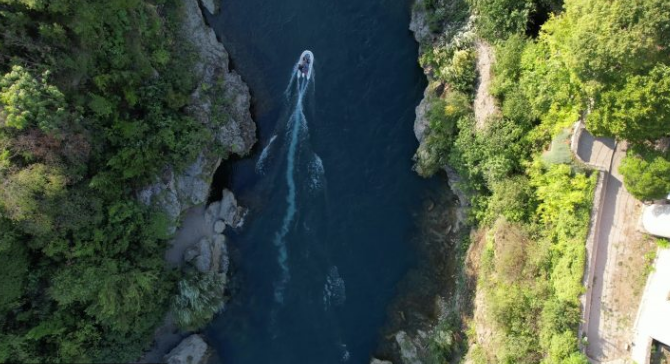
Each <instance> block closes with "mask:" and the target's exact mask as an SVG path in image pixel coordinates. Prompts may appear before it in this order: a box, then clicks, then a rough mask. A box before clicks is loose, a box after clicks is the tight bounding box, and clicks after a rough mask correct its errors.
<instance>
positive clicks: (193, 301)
mask: <svg viewBox="0 0 670 364" xmlns="http://www.w3.org/2000/svg"><path fill="white" fill-rule="evenodd" d="M225 285H226V276H225V275H224V274H220V273H208V274H201V273H196V272H191V273H190V274H189V275H187V276H186V277H185V278H183V279H182V280H180V281H179V284H178V293H177V295H176V296H175V297H174V299H173V301H172V311H173V312H174V315H175V319H176V322H177V325H178V326H179V327H180V328H182V330H188V331H192V330H197V329H200V328H202V327H203V326H204V325H206V324H207V323H208V322H209V321H211V320H212V317H214V314H216V313H217V312H218V311H219V310H221V309H222V308H223V305H224V303H225V298H224V294H223V288H224V287H225Z"/></svg>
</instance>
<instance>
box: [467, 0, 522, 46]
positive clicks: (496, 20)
mask: <svg viewBox="0 0 670 364" xmlns="http://www.w3.org/2000/svg"><path fill="white" fill-rule="evenodd" d="M470 2H471V6H472V8H473V9H474V12H475V14H476V15H477V26H478V28H479V31H480V32H481V34H482V35H483V36H484V37H486V38H488V39H499V38H504V37H505V36H507V35H511V34H517V33H522V32H525V30H526V25H527V23H528V18H529V17H530V14H531V13H532V12H533V10H534V9H535V4H534V2H533V1H531V0H523V1H519V0H470Z"/></svg>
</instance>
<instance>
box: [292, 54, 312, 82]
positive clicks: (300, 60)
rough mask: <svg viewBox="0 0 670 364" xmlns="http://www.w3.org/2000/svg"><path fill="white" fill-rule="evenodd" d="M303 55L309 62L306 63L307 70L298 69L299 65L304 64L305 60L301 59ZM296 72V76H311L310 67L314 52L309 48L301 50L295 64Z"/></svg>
mask: <svg viewBox="0 0 670 364" xmlns="http://www.w3.org/2000/svg"><path fill="white" fill-rule="evenodd" d="M305 57H308V59H309V62H308V63H307V72H304V71H303V70H301V69H300V66H304V65H305V62H304V61H303V60H304V59H305ZM295 68H296V74H297V76H298V78H306V79H308V80H309V79H310V78H311V77H312V69H313V68H314V54H313V53H312V51H310V50H306V51H303V52H302V54H301V55H300V59H299V60H298V63H297V65H296V67H295Z"/></svg>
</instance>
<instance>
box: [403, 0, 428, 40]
mask: <svg viewBox="0 0 670 364" xmlns="http://www.w3.org/2000/svg"><path fill="white" fill-rule="evenodd" d="M409 30H411V31H412V33H413V34H414V39H416V41H417V42H418V43H419V44H422V43H424V41H429V40H431V39H432V34H431V32H430V27H429V26H428V12H426V9H425V8H424V6H423V0H417V1H416V4H414V9H413V10H412V20H411V21H410V23H409Z"/></svg>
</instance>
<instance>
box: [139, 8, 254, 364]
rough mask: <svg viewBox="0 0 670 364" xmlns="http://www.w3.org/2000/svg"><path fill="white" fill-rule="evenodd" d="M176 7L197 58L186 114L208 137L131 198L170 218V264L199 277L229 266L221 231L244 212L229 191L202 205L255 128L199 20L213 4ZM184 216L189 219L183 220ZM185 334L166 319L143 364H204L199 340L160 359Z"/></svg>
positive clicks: (221, 51)
mask: <svg viewBox="0 0 670 364" xmlns="http://www.w3.org/2000/svg"><path fill="white" fill-rule="evenodd" d="M181 1H182V3H183V17H182V28H181V33H182V37H183V40H184V41H188V42H189V43H190V45H191V46H192V50H193V51H194V52H195V53H196V56H197V57H196V58H197V61H196V62H195V64H194V65H193V70H192V73H193V75H194V76H195V78H196V79H197V80H198V82H197V87H196V88H195V90H194V91H193V93H192V94H191V100H190V103H189V105H188V107H187V112H188V113H189V114H190V115H191V116H192V117H193V118H195V119H196V120H197V121H199V122H200V123H202V124H203V125H204V126H205V127H206V128H207V129H209V131H210V133H209V135H210V136H209V138H208V139H207V140H204V141H203V145H204V146H205V147H204V148H203V150H202V151H201V152H200V153H199V154H198V156H197V158H195V160H194V161H191V162H190V164H188V166H187V167H186V168H184V169H183V170H177V169H176V168H175V167H174V166H171V165H168V166H165V169H164V171H163V173H162V174H161V176H160V177H159V178H158V179H157V180H156V181H155V182H154V183H153V184H151V185H149V186H146V187H145V188H143V189H142V190H140V191H139V192H138V194H137V197H138V200H140V201H141V202H143V203H144V204H146V205H152V206H155V207H157V208H159V209H161V210H162V211H164V212H165V213H166V214H167V215H168V217H169V218H170V223H169V232H170V233H171V234H173V233H177V234H176V235H175V238H174V240H173V242H172V244H171V246H170V248H169V249H168V250H167V251H166V259H167V261H168V264H169V265H171V266H180V267H183V266H184V265H185V264H187V263H189V264H191V265H192V266H193V267H195V269H197V270H198V271H199V272H200V273H204V274H206V273H210V272H216V273H222V274H226V273H227V271H228V267H229V261H228V248H227V245H226V237H225V236H224V235H223V233H224V230H225V229H226V227H227V226H231V227H233V228H235V227H238V226H240V225H241V222H242V221H243V217H244V210H243V209H242V208H240V207H238V206H237V201H236V200H235V196H234V195H233V194H232V192H230V191H227V190H225V191H224V193H223V199H222V201H220V202H217V203H214V204H212V205H210V206H209V207H208V208H207V209H205V206H204V204H205V202H206V201H207V197H208V195H209V192H210V186H211V183H212V178H213V176H214V172H215V171H216V169H217V168H218V167H219V165H220V164H221V161H222V159H223V157H226V156H228V155H231V154H235V155H238V156H244V155H246V154H248V153H249V152H250V150H251V148H252V146H253V145H254V143H255V142H256V125H255V124H254V122H253V120H252V118H251V113H250V103H251V96H250V94H249V88H248V87H247V85H246V84H245V83H244V82H243V81H242V78H241V77H240V75H239V74H237V72H235V71H234V70H230V69H229V58H228V53H227V52H226V49H225V48H224V47H223V44H221V43H220V42H219V41H218V40H217V38H216V35H215V33H214V31H213V30H212V29H211V28H210V27H209V26H208V25H207V24H206V23H205V19H204V17H203V13H202V10H201V6H202V7H204V8H205V9H207V10H208V11H209V12H210V13H215V12H217V11H218V7H217V6H216V5H217V4H218V3H219V0H201V2H199V0H181ZM186 212H188V214H187V213H186ZM184 216H188V218H187V219H182V218H183V217H184ZM182 220H183V221H182ZM180 224H182V225H181V226H180ZM178 228H179V231H178ZM184 237H187V238H184ZM223 289H225V287H222V290H223ZM183 336H184V333H182V332H180V331H179V330H178V329H177V327H176V326H175V324H174V320H173V318H172V315H171V314H170V313H168V315H167V317H166V319H165V323H164V325H162V326H161V327H159V328H158V329H157V330H156V334H155V340H154V345H153V348H151V350H149V351H148V352H147V353H145V355H144V357H143V358H142V359H141V360H142V361H147V362H155V361H159V360H160V359H161V358H162V359H163V361H166V362H168V363H172V364H181V363H193V364H202V363H206V362H207V360H208V358H209V355H210V353H211V349H210V348H209V347H208V345H207V343H206V342H205V341H204V339H203V338H202V337H201V336H200V335H191V336H188V337H187V338H185V339H184V340H182V341H181V342H180V343H179V345H177V346H176V347H175V348H174V349H173V350H172V351H171V352H170V353H169V354H167V355H165V356H164V357H163V356H162V355H163V354H164V353H165V352H166V349H169V348H170V347H174V346H175V344H176V340H177V339H178V338H179V337H183Z"/></svg>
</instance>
